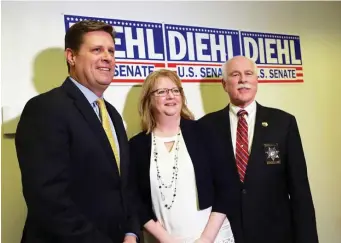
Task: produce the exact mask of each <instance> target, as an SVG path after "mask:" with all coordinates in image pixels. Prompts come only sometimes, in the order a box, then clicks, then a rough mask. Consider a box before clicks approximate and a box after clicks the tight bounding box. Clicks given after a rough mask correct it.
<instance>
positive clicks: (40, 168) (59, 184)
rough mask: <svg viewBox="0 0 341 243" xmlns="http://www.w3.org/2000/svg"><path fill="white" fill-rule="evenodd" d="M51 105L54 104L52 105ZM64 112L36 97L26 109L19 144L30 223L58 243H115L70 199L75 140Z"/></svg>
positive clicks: (19, 158)
mask: <svg viewBox="0 0 341 243" xmlns="http://www.w3.org/2000/svg"><path fill="white" fill-rule="evenodd" d="M50 103H51V102H50ZM62 114H63V111H62V109H61V108H60V107H57V105H56V104H52V105H51V104H50V106H48V104H46V102H44V101H42V100H39V99H37V98H34V99H32V100H30V101H29V102H28V103H27V105H26V106H25V108H24V111H23V113H22V116H21V119H20V122H19V124H18V128H17V133H16V138H15V144H16V149H17V156H18V160H19V165H20V169H21V173H22V184H23V194H24V197H25V200H26V203H27V207H28V214H29V216H30V219H32V220H34V221H35V222H36V223H37V224H39V227H41V228H42V230H43V231H46V232H49V235H54V237H53V240H54V242H63V243H98V242H101V243H113V242H112V241H111V240H110V239H109V238H108V237H106V236H105V235H103V234H101V233H100V232H99V231H98V230H97V229H96V228H95V227H94V225H93V224H92V223H91V222H90V221H89V220H88V219H87V218H86V217H85V216H84V215H83V214H82V213H81V212H80V210H79V209H78V208H77V206H76V204H75V203H74V202H73V201H72V199H71V198H70V196H69V194H68V190H69V188H68V186H69V181H70V180H71V178H70V169H69V164H70V163H71V160H70V153H69V150H70V136H69V135H68V128H67V123H66V121H65V117H64V116H62Z"/></svg>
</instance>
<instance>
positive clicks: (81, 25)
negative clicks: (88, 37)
mask: <svg viewBox="0 0 341 243" xmlns="http://www.w3.org/2000/svg"><path fill="white" fill-rule="evenodd" d="M92 31H105V32H107V33H108V34H110V35H111V37H112V39H113V41H114V43H115V34H116V33H115V30H114V28H113V27H112V26H111V25H110V24H106V23H104V22H100V21H95V20H83V21H80V22H77V23H75V24H74V25H72V26H71V27H70V28H69V29H68V30H67V32H66V34H65V50H66V49H67V48H70V49H71V50H73V51H75V52H76V53H77V52H78V51H79V49H80V46H81V45H82V43H83V36H84V35H85V34H86V33H88V32H92ZM66 64H67V67H68V72H70V65H69V63H68V62H66Z"/></svg>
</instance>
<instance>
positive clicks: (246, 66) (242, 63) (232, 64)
mask: <svg viewBox="0 0 341 243" xmlns="http://www.w3.org/2000/svg"><path fill="white" fill-rule="evenodd" d="M255 69H256V66H255V64H254V63H253V62H252V61H251V60H249V59H248V58H234V59H231V60H230V61H229V62H228V63H227V70H228V73H233V72H246V71H252V72H254V71H255Z"/></svg>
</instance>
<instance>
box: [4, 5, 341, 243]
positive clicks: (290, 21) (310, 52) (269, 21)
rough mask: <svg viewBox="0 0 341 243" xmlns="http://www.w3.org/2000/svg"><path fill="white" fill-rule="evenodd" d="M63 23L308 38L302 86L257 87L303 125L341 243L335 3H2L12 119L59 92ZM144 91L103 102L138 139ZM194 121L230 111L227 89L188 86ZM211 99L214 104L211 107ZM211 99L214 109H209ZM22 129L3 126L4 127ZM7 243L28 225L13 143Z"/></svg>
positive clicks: (324, 232)
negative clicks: (36, 99) (109, 21)
mask: <svg viewBox="0 0 341 243" xmlns="http://www.w3.org/2000/svg"><path fill="white" fill-rule="evenodd" d="M63 14H72V15H83V16H94V17H105V18H115V19H127V20H140V21H153V22H165V23H169V24H181V25H194V26H205V27H213V28H226V29H239V30H249V31H257V32H270V33H283V34H295V35H299V36H300V38H301V48H302V57H303V68H304V83H302V84H260V87H259V92H258V96H257V97H258V101H259V102H260V103H262V104H264V105H267V106H273V107H278V108H281V109H284V110H286V111H288V112H290V113H292V114H294V115H295V116H296V117H297V119H298V123H299V127H300V132H301V136H302V140H303V143H304V149H305V152H306V158H307V163H308V172H309V178H310V182H311V188H312V194H313V199H314V203H315V207H316V213H317V223H318V231H319V236H320V242H321V243H339V242H341V231H340V229H341V207H340V205H341V189H340V188H339V185H340V184H341V176H340V175H341V164H340V163H339V161H340V158H339V153H338V151H339V145H340V140H341V129H340V125H339V124H340V122H341V112H339V110H340V107H341V98H340V95H339V90H340V89H341V83H340V75H339V69H340V67H341V65H340V64H341V62H340V56H341V45H340V43H341V3H337V2H313V3H312V2H310V3H308V2H298V3H296V2H262V3H253V2H240V3H238V2H145V3H143V2H135V3H134V2H102V3H98V2H97V3H93V2H46V3H43V2H2V11H1V18H2V26H1V27H2V29H1V34H2V42H1V69H2V73H1V85H2V93H1V102H2V105H3V106H7V107H13V109H14V114H13V115H12V118H14V119H15V118H17V117H18V115H20V109H18V110H15V109H16V107H19V108H20V107H22V106H23V105H24V104H25V102H26V101H27V100H28V99H29V98H31V97H32V96H34V95H37V94H38V93H41V92H44V91H46V90H48V89H50V88H52V87H55V86H58V85H60V84H61V83H62V81H63V80H64V78H65V75H66V68H65V66H64V59H63V56H62V49H63V41H64V34H65V31H64V22H63ZM138 91H139V89H138V88H131V87H129V86H111V87H110V88H109V89H108V91H107V92H106V98H107V99H108V100H109V101H111V102H112V103H113V104H114V105H115V106H116V107H117V109H118V110H119V111H120V112H121V113H122V115H123V117H124V118H125V121H126V122H127V123H128V128H129V129H128V130H129V131H128V132H129V135H132V134H133V133H135V132H137V131H138V126H137V123H136V122H135V123H134V122H130V121H129V119H130V120H131V119H132V117H134V118H136V112H135V105H136V104H135V103H136V100H137V97H136V96H137V95H138ZM185 92H186V95H187V99H188V103H189V107H190V108H191V109H192V110H193V111H194V113H195V114H196V116H197V117H200V116H202V115H203V114H205V113H207V112H210V111H213V110H216V109H218V108H221V107H223V106H224V105H225V104H226V102H227V96H226V95H225V93H223V91H222V89H221V88H220V85H211V86H201V87H200V86H198V85H194V84H186V86H185ZM213 98H214V100H213ZM208 99H211V100H208ZM12 125H14V126H15V122H13V121H12V120H5V121H4V124H3V126H12ZM1 150H2V151H1V157H2V242H4V243H18V242H19V240H20V236H21V231H22V226H23V223H24V219H25V213H26V208H25V203H24V201H23V199H22V195H21V184H20V183H21V182H20V172H19V169H18V163H17V159H16V154H15V147H14V140H13V137H11V136H2V148H1Z"/></svg>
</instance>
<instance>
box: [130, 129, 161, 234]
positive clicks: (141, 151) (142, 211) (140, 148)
mask: <svg viewBox="0 0 341 243" xmlns="http://www.w3.org/2000/svg"><path fill="white" fill-rule="evenodd" d="M146 138H147V136H146V135H145V134H143V133H140V134H139V135H137V136H135V137H133V138H132V139H130V140H129V147H130V159H131V175H132V176H134V177H135V178H134V181H136V183H137V185H138V186H137V188H136V190H137V195H138V198H137V199H136V203H135V205H137V206H136V207H137V208H138V215H139V222H140V224H141V228H143V226H144V225H145V224H146V223H147V222H148V221H150V220H157V219H156V216H155V214H154V212H153V208H152V202H151V195H150V184H149V183H150V178H149V163H150V161H149V160H150V156H149V153H150V148H148V146H147V144H148V141H147V139H146Z"/></svg>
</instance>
